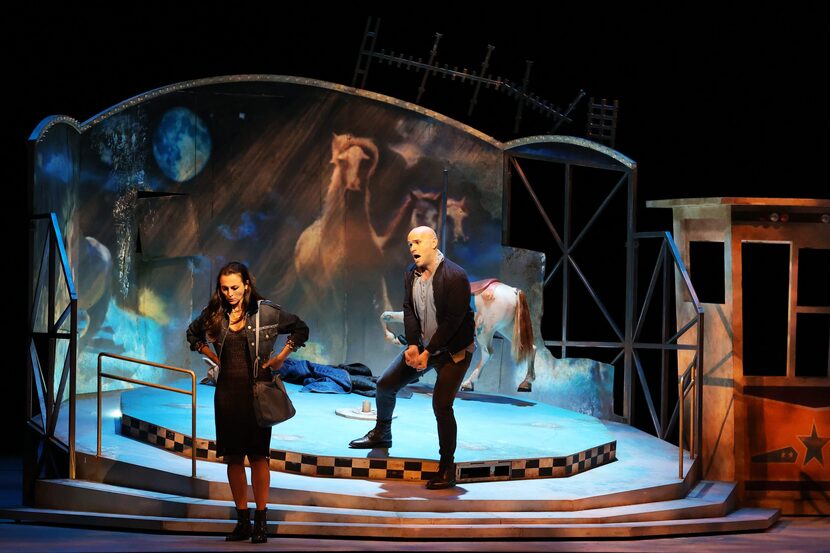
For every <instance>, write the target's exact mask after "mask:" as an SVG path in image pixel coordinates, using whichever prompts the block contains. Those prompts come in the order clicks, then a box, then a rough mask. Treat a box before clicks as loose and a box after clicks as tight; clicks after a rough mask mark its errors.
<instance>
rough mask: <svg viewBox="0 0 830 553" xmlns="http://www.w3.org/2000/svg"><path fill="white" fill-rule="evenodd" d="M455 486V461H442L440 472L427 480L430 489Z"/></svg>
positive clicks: (439, 467)
mask: <svg viewBox="0 0 830 553" xmlns="http://www.w3.org/2000/svg"><path fill="white" fill-rule="evenodd" d="M453 486H455V463H454V462H453V461H446V462H445V461H441V462H440V463H439V464H438V474H436V475H435V476H433V477H432V478H430V480H429V482H427V489H428V490H443V489H446V488H452V487H453Z"/></svg>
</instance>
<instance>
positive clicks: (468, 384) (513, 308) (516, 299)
mask: <svg viewBox="0 0 830 553" xmlns="http://www.w3.org/2000/svg"><path fill="white" fill-rule="evenodd" d="M470 288H471V289H472V293H473V296H474V298H475V306H476V313H475V322H476V343H477V344H478V347H479V349H480V350H481V359H479V361H478V364H477V365H476V368H475V369H474V370H473V372H472V374H470V378H468V379H467V380H465V381H464V383H463V384H461V389H462V390H469V391H472V390H474V389H475V382H476V380H478V377H479V374H480V373H481V369H482V368H483V367H484V365H485V364H486V363H487V361H489V359H490V357H491V356H492V355H493V336H494V335H495V333H496V332H498V333H499V334H501V335H502V336H503V337H504V338H506V339H507V340H510V344H511V348H510V351H511V354H512V357H513V361H514V362H515V363H516V365H517V366H521V365H522V364H527V374H526V375H525V378H524V380H523V381H522V383H521V384H519V388H518V391H520V392H529V391H531V389H532V383H533V381H534V380H535V379H536V373H535V371H534V368H533V358H534V353H535V349H536V348H535V346H534V345H533V326H532V324H531V321H530V309H529V308H528V306H527V298H526V297H525V293H524V292H523V291H522V290H520V289H519V288H513V287H512V286H508V285H507V284H504V283H502V282H499V281H498V280H496V279H485V280H479V281H475V282H473V283H471V284H470ZM380 320H381V323H382V324H383V325H384V336H385V338H386V341H387V342H389V343H391V344H396V345H403V343H402V341H401V339H400V338H398V337H396V336H395V335H394V334H393V333H392V332H391V331H390V330H389V328H388V326H387V325H388V324H389V323H401V324H403V311H384V312H383V313H381V315H380ZM401 338H402V337H401Z"/></svg>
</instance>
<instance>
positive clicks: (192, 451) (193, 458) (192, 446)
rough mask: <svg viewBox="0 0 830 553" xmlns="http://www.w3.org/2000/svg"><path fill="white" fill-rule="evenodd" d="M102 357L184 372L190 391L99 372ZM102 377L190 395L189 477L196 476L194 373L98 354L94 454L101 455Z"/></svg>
mask: <svg viewBox="0 0 830 553" xmlns="http://www.w3.org/2000/svg"><path fill="white" fill-rule="evenodd" d="M104 357H108V358H110V359H118V360H120V361H127V362H129V363H136V364H138V365H146V366H150V367H157V368H160V369H166V370H168V371H175V372H180V373H186V374H189V375H190V391H189V392H188V391H186V390H180V389H179V388H173V387H171V386H165V385H164V384H156V383H154V382H146V381H144V380H136V379H134V378H127V377H125V376H118V375H114V374H108V373H103V372H101V361H102V360H103V358H104ZM102 378H111V379H113V380H120V381H121V382H130V383H131V384H140V385H143V386H149V387H151V388H157V389H160V390H167V391H168V392H176V393H178V394H185V395H188V396H190V397H191V402H192V406H191V413H190V422H191V436H192V437H191V440H190V457H191V463H192V466H191V477H192V478H196V373H195V372H193V371H191V370H188V369H182V368H179V367H173V366H170V365H162V364H161V363H153V362H152V361H144V360H143V359H134V358H132V357H124V356H123V355H116V354H114V353H106V352H103V351H102V352H101V353H99V354H98V425H97V428H98V442H97V447H96V450H95V456H96V457H100V456H101V399H102V398H101V379H102Z"/></svg>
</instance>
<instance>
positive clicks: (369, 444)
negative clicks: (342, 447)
mask: <svg viewBox="0 0 830 553" xmlns="http://www.w3.org/2000/svg"><path fill="white" fill-rule="evenodd" d="M349 447H351V448H353V449H374V448H376V447H392V421H391V420H386V421H382V420H379V421H377V423H375V427H374V428H373V429H371V430H369V432H367V433H366V435H365V436H363V437H362V438H358V439H356V440H352V441H351V442H349Z"/></svg>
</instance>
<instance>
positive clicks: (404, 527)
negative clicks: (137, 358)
mask: <svg viewBox="0 0 830 553" xmlns="http://www.w3.org/2000/svg"><path fill="white" fill-rule="evenodd" d="M0 518H5V519H12V520H17V521H35V522H40V523H48V524H71V525H83V526H93V527H99V528H117V529H119V530H139V531H160V532H188V533H199V534H212V533H218V534H223V533H227V532H230V531H231V529H232V528H233V526H234V521H231V520H228V519H225V520H221V519H206V518H177V517H163V516H151V515H132V514H130V515H124V514H112V513H92V512H86V511H69V510H55V509H34V508H18V509H0ZM777 519H778V511H777V510H771V509H739V510H737V511H733V512H732V513H729V514H728V515H724V516H716V517H706V518H691V519H670V520H647V521H632V522H607V523H596V522H590V523H567V522H561V521H556V520H550V519H549V520H545V521H544V522H540V523H537V524H533V523H514V522H513V521H511V520H507V519H504V518H501V519H499V518H493V519H491V520H489V521H486V522H481V523H479V524H468V523H458V522H457V521H455V520H451V519H444V523H441V524H425V523H412V522H411V521H408V520H405V519H399V522H397V521H396V522H393V523H388V524H383V523H368V522H366V523H363V522H316V521H312V522H308V521H278V522H272V523H270V524H269V526H268V531H269V534H271V535H278V536H330V537H363V538H393V539H395V538H407V539H419V538H424V539H476V540H480V539H505V538H526V539H533V538H536V539H543V538H544V539H549V538H570V539H593V538H625V537H631V538H633V537H653V536H671V535H687V534H704V533H705V534H709V533H719V532H748V531H760V530H765V529H767V528H769V527H770V526H772V525H773V524H774V523H775V521H776V520H777Z"/></svg>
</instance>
